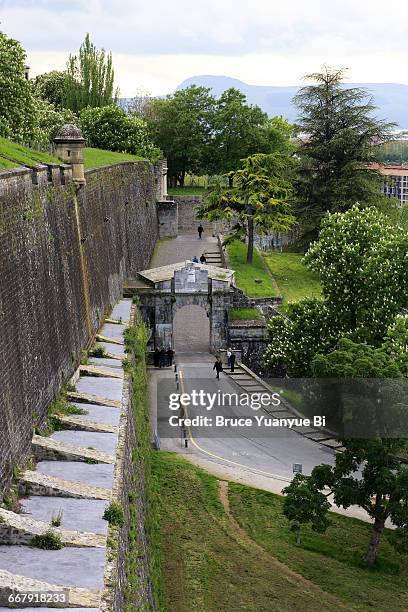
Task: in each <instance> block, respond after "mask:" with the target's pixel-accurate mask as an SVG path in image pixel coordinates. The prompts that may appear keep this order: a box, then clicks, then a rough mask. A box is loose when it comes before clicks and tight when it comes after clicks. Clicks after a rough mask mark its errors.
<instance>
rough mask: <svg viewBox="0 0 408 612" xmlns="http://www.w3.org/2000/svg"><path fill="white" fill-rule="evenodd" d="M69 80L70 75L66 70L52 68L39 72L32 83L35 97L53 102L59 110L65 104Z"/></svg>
mask: <svg viewBox="0 0 408 612" xmlns="http://www.w3.org/2000/svg"><path fill="white" fill-rule="evenodd" d="M68 81H69V76H68V74H67V73H66V72H64V71H58V70H52V71H51V72H45V73H44V74H39V75H38V76H36V77H35V79H34V80H33V81H31V83H32V87H33V91H34V95H35V97H36V98H39V99H40V100H44V101H45V102H48V103H49V104H53V105H54V107H55V108H56V109H57V110H58V109H60V108H61V107H62V106H63V103H64V95H65V90H66V88H67V86H68Z"/></svg>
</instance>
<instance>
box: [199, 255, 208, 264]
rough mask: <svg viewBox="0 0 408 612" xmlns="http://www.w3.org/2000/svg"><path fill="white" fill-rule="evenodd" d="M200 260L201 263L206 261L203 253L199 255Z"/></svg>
mask: <svg viewBox="0 0 408 612" xmlns="http://www.w3.org/2000/svg"><path fill="white" fill-rule="evenodd" d="M200 261H201V263H202V264H205V263H207V258H206V256H205V255H204V253H203V254H202V255H201V257H200Z"/></svg>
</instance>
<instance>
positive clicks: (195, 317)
mask: <svg viewBox="0 0 408 612" xmlns="http://www.w3.org/2000/svg"><path fill="white" fill-rule="evenodd" d="M209 347H210V317H209V312H208V309H204V308H202V307H201V306H197V305H195V304H189V305H186V306H181V307H176V308H175V309H173V348H174V350H175V351H176V354H177V355H180V354H182V353H184V354H186V353H194V354H196V353H208V351H209Z"/></svg>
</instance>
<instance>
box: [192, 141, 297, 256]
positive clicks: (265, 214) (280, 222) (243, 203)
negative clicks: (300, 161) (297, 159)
mask: <svg viewBox="0 0 408 612" xmlns="http://www.w3.org/2000/svg"><path fill="white" fill-rule="evenodd" d="M289 163H290V160H289V159H288V157H287V156H286V155H282V154H279V153H274V154H271V155H265V154H258V155H252V156H251V157H248V158H247V159H244V160H242V162H241V164H242V167H241V168H240V169H238V170H235V171H233V172H230V173H228V175H227V176H228V178H232V179H233V186H232V187H226V186H225V185H224V184H223V183H222V182H217V183H216V185H215V186H214V187H213V188H212V189H211V190H210V192H209V194H208V196H207V197H206V198H205V200H206V202H207V204H205V205H204V206H202V207H201V208H200V213H199V218H201V219H208V220H209V221H214V220H216V219H229V220H234V223H235V224H234V226H233V228H232V231H231V233H230V235H229V237H228V240H236V239H240V238H243V237H245V238H247V239H248V250H247V263H249V264H250V263H252V258H253V249H254V229H255V226H256V229H257V231H258V232H259V233H264V232H270V231H286V230H288V229H289V228H290V227H292V225H293V224H294V223H295V217H294V216H293V215H292V212H291V205H290V202H289V198H290V194H291V185H290V182H289V181H288V179H287V177H286V172H287V166H288V164H289Z"/></svg>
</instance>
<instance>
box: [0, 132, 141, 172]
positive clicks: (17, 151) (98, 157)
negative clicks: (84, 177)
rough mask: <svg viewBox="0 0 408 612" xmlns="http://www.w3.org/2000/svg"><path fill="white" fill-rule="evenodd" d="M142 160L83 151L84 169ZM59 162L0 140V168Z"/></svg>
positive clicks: (125, 154) (110, 152)
mask: <svg viewBox="0 0 408 612" xmlns="http://www.w3.org/2000/svg"><path fill="white" fill-rule="evenodd" d="M140 159H143V157H139V156H137V155H131V154H130V153H117V152H114V151H104V150H103V149H91V148H88V147H86V148H85V149H84V163H85V168H100V167H101V166H107V165H109V164H117V163H119V162H123V161H138V160H140ZM60 163H61V160H60V159H59V158H58V157H56V156H55V155H52V154H51V153H44V152H43V151H34V150H33V149H28V148H27V147H23V146H22V145H19V144H17V143H15V142H12V141H11V140H8V139H7V138H0V168H3V169H8V168H16V167H18V166H37V165H38V164H60Z"/></svg>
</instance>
